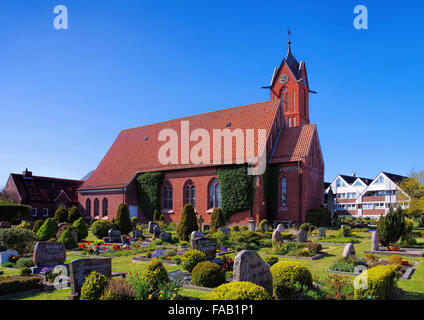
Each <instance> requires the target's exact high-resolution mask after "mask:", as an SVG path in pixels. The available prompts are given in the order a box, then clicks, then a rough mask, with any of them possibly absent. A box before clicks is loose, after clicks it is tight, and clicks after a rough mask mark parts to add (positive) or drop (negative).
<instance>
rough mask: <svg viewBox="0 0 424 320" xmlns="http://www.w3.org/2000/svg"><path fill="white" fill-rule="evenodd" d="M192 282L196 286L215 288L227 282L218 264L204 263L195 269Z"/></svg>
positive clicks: (200, 263)
mask: <svg viewBox="0 0 424 320" xmlns="http://www.w3.org/2000/svg"><path fill="white" fill-rule="evenodd" d="M191 281H193V283H194V284H195V285H196V286H201V287H208V288H215V287H216V286H219V285H221V284H223V283H224V282H225V275H224V273H223V272H222V271H221V268H220V267H219V266H218V265H217V264H216V263H213V262H210V261H204V262H199V263H198V264H196V266H195V267H194V268H193V271H192V272H191Z"/></svg>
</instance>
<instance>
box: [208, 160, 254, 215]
mask: <svg viewBox="0 0 424 320" xmlns="http://www.w3.org/2000/svg"><path fill="white" fill-rule="evenodd" d="M216 172H217V176H218V179H219V183H220V185H221V207H222V210H223V211H224V213H225V216H226V219H227V220H228V219H229V218H230V216H231V215H232V214H233V213H237V212H240V211H246V210H249V208H250V205H251V202H252V198H253V190H252V189H253V188H252V184H251V183H250V178H251V177H250V176H249V175H247V166H246V165H234V166H226V167H222V168H218V169H217V170H216Z"/></svg>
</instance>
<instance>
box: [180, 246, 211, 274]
mask: <svg viewBox="0 0 424 320" xmlns="http://www.w3.org/2000/svg"><path fill="white" fill-rule="evenodd" d="M205 260H206V253H204V252H202V251H199V250H188V251H186V252H185V253H184V255H183V258H182V259H181V265H182V266H183V268H184V269H185V270H187V271H189V272H191V271H192V270H193V268H194V267H195V266H196V264H198V263H199V262H203V261H205Z"/></svg>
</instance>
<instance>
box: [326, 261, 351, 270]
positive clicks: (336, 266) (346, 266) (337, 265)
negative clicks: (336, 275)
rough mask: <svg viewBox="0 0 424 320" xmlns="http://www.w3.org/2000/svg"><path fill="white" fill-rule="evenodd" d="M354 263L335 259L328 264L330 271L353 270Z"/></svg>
mask: <svg viewBox="0 0 424 320" xmlns="http://www.w3.org/2000/svg"><path fill="white" fill-rule="evenodd" d="M355 266H356V265H355V264H354V263H352V262H348V261H337V262H334V263H333V264H332V265H330V267H329V269H330V270H332V271H343V272H354V271H355Z"/></svg>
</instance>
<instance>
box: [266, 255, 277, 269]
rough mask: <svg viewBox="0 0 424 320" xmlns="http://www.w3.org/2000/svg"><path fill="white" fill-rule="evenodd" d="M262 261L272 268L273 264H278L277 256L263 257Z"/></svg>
mask: <svg viewBox="0 0 424 320" xmlns="http://www.w3.org/2000/svg"><path fill="white" fill-rule="evenodd" d="M262 259H263V260H264V261H265V262H266V263H267V264H268V265H269V266H270V267H272V266H273V265H274V264H276V263H277V262H278V260H279V259H278V257H277V256H265V257H262Z"/></svg>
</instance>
